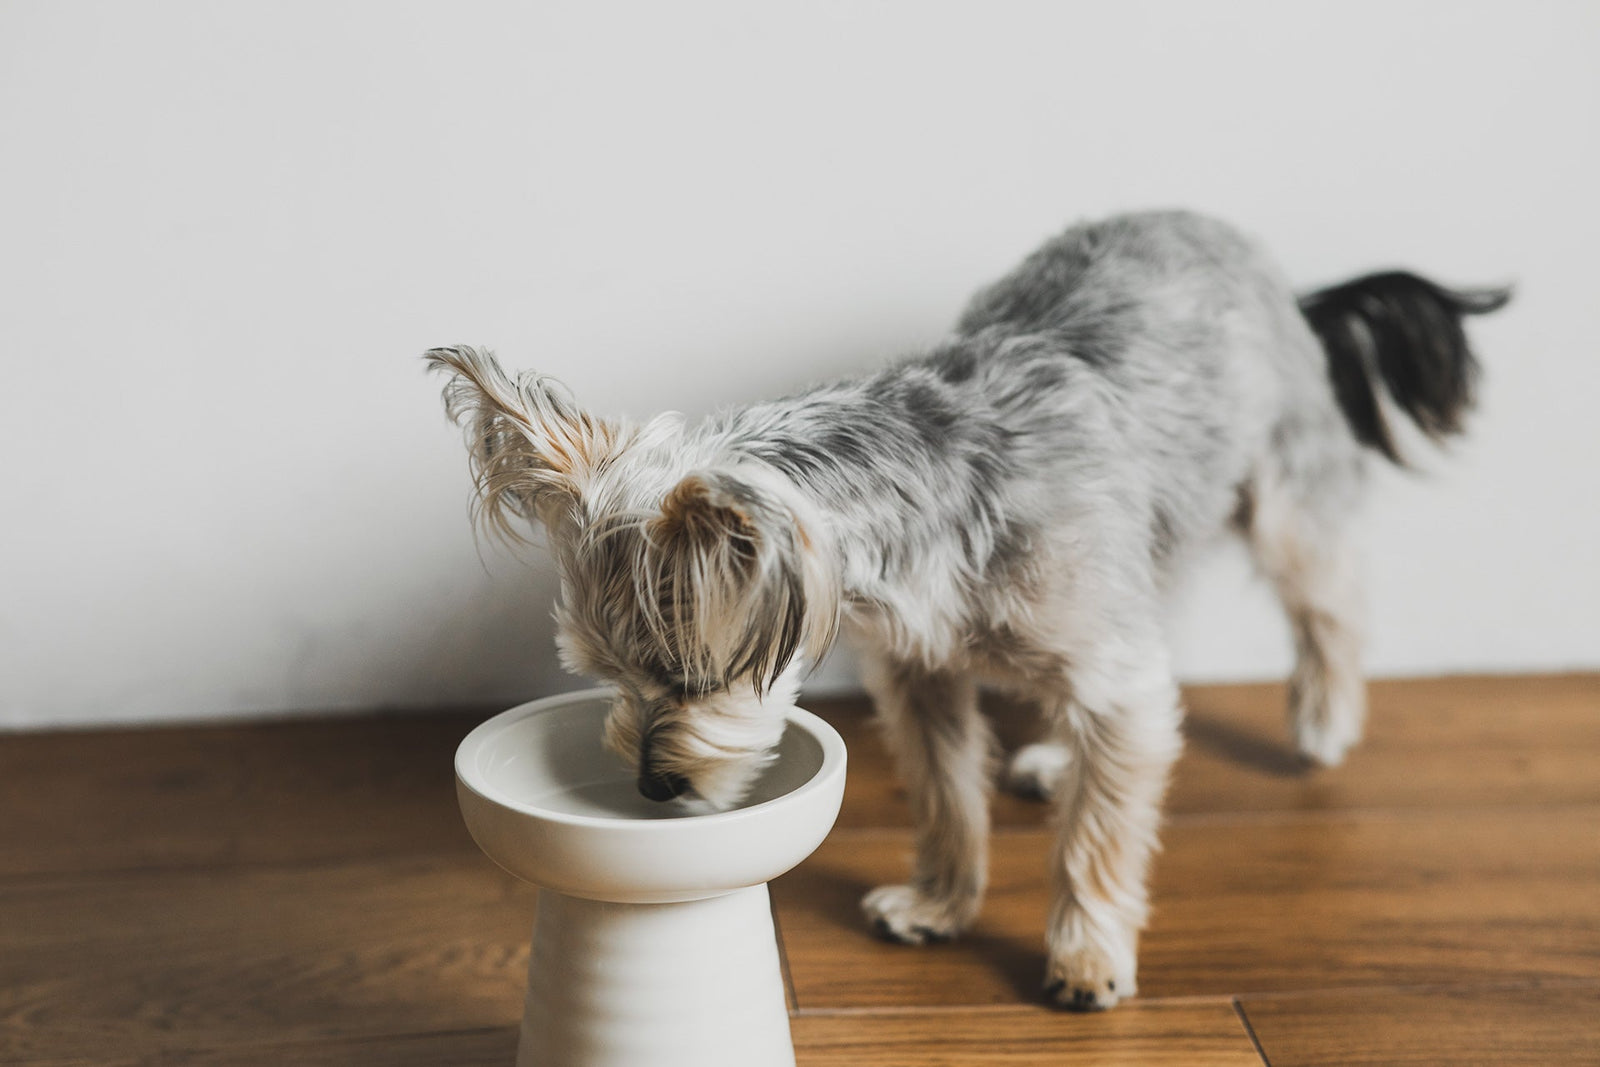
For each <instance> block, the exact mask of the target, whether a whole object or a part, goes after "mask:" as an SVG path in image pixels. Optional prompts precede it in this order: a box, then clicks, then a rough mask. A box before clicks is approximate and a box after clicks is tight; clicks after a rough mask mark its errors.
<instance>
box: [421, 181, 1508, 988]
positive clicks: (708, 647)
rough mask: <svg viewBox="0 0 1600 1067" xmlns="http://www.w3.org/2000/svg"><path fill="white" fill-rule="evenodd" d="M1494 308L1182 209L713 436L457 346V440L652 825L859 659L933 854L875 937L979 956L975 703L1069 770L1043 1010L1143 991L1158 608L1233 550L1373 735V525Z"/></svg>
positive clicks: (1305, 681)
mask: <svg viewBox="0 0 1600 1067" xmlns="http://www.w3.org/2000/svg"><path fill="white" fill-rule="evenodd" d="M1508 298H1509V292H1508V291H1507V290H1502V289H1487V288H1486V289H1475V290H1450V289H1446V288H1444V287H1442V286H1440V285H1437V284H1435V283H1433V282H1430V281H1428V280H1426V279H1424V278H1421V277H1419V276H1417V275H1415V274H1412V273H1407V272H1400V271H1396V272H1389V273H1383V274H1375V275H1369V276H1366V277H1363V278H1359V279H1357V280H1354V281H1351V282H1348V283H1346V284H1342V285H1338V286H1335V287H1332V288H1328V289H1325V290H1322V291H1319V292H1314V293H1311V294H1309V295H1306V296H1303V297H1297V296H1296V294H1295V293H1294V292H1293V291H1292V290H1291V288H1290V287H1289V285H1288V284H1287V282H1286V281H1285V280H1284V278H1283V276H1282V275H1281V274H1280V271H1279V270H1278V268H1277V267H1276V266H1275V265H1274V264H1273V262H1272V261H1271V259H1270V258H1269V257H1268V256H1267V255H1266V253H1265V252H1264V251H1263V250H1262V249H1261V248H1260V247H1259V246H1258V245H1257V244H1256V243H1254V242H1253V241H1252V240H1250V239H1249V238H1247V237H1245V236H1244V235H1242V234H1241V233H1240V232H1239V231H1237V230H1236V229H1234V228H1233V227H1231V226H1229V225H1227V224H1224V223H1222V222H1220V221H1217V220H1214V219H1210V218H1207V217H1204V216H1201V215H1197V214H1193V213H1187V212H1152V213H1140V214H1130V215H1123V216H1118V217H1113V218H1109V219H1106V220H1103V221H1098V222H1093V223H1086V224H1080V225H1077V226H1074V227H1072V228H1070V229H1068V230H1067V231H1066V232H1064V233H1062V234H1060V235H1059V236H1057V237H1055V238H1054V239H1052V240H1050V241H1048V242H1047V243H1045V244H1044V245H1043V246H1042V247H1041V248H1039V249H1038V250H1037V251H1035V252H1034V253H1033V254H1032V255H1030V256H1029V257H1028V258H1027V259H1026V260H1024V261H1023V262H1022V264H1021V265H1020V266H1018V267H1017V268H1016V269H1015V270H1013V271H1012V272H1011V273H1010V274H1008V275H1006V276H1005V277H1003V278H1001V279H1000V280H999V281H998V282H995V283H994V284H992V285H990V286H988V287H987V288H985V289H982V290H981V291H979V292H978V293H977V295H976V296H975V297H974V298H973V299H972V300H971V302H970V303H969V304H968V306H967V308H966V310H965V312H964V313H963V314H962V315H961V317H960V319H959V321H958V322H957V324H956V326H955V329H954V331H953V332H952V333H951V334H950V335H949V336H948V337H947V338H946V339H945V340H943V341H941V342H940V343H938V344H936V345H934V346H933V347H932V349H931V350H930V351H926V352H923V353H921V354H918V355H916V356H914V357H912V358H906V359H903V360H901V361H899V362H896V363H894V364H892V365H890V366H888V367H887V368H886V369H883V370H881V371H879V372H877V373H875V374H871V375H869V376H866V377H864V378H861V379H859V380H852V381H843V382H837V383H834V384H827V385H822V386H820V387H817V388H812V389H809V390H807V391H804V392H801V393H798V394H796V395H793V396H790V397H788V398H786V399H782V400H776V401H771V402H763V403H756V404H752V405H750V406H746V407H742V408H739V409H737V410H731V411H727V412H724V413H722V414H719V415H716V416H713V417H711V418H710V419H708V420H705V421H703V422H700V423H698V424H695V425H690V424H688V423H687V422H685V420H683V419H682V418H681V417H679V416H677V415H671V414H668V415H662V416H660V417H657V418H654V419H652V420H649V421H648V422H645V423H643V424H633V423H630V422H627V421H623V420H617V419H607V418H601V417H599V416H597V415H594V414H591V413H589V412H588V411H586V410H584V409H583V408H581V407H579V406H578V404H577V403H576V402H575V401H574V400H573V399H572V397H571V395H570V394H569V393H568V392H567V390H565V389H564V388H563V387H562V386H560V385H559V384H558V383H557V382H555V381H553V380H551V379H550V378H546V377H541V376H538V375H535V374H528V373H523V374H519V375H517V376H516V377H511V376H509V375H507V374H506V373H505V372H504V371H503V370H502V369H501V367H500V366H499V365H498V364H497V362H496V361H495V359H494V357H493V356H492V355H491V354H489V353H487V352H485V351H480V350H476V349H473V348H470V347H457V348H440V349H434V350H433V351H431V352H429V353H428V354H427V355H426V357H425V358H426V359H427V361H428V362H429V364H430V365H431V366H432V367H434V368H437V369H439V370H442V371H444V372H447V374H448V376H449V380H448V383H447V384H446V386H445V401H446V409H447V411H448V413H449V415H450V416H451V417H452V418H453V419H455V420H456V421H458V422H460V423H462V424H463V425H464V426H465V427H466V431H467V439H468V446H469V450H470V455H471V465H472V470H473V472H474V475H475V479H476V486H477V498H476V499H477V505H476V509H477V519H478V521H479V523H480V525H481V526H482V527H483V528H485V529H487V530H488V531H490V532H492V533H495V534H498V535H502V536H505V537H507V538H509V539H512V540H517V539H522V538H524V537H525V535H524V533H523V530H524V528H525V525H526V524H527V523H530V522H531V523H532V524H535V525H537V526H541V527H543V529H544V530H545V531H546V532H547V536H548V544H549V547H550V550H551V551H552V553H553V555H554V557H555V562H556V565H557V569H558V571H559V575H560V582H561V594H560V602H559V605H558V607H557V609H556V619H557V628H558V633H559V636H558V639H557V643H558V646H559V648H560V652H561V656H562V661H563V663H564V664H565V665H566V666H567V667H568V669H570V670H572V671H574V672H577V673H582V674H588V675H593V676H595V677H598V678H601V679H604V680H605V681H607V682H609V683H610V684H611V685H612V686H614V687H615V691H616V694H617V696H616V701H615V706H614V707H613V709H612V710H611V711H610V713H609V715H608V717H607V721H606V730H605V736H606V743H607V744H608V745H609V746H610V747H611V748H612V749H614V750H615V751H616V752H617V753H618V754H620V755H621V756H622V757H623V758H624V759H625V760H627V761H628V762H629V763H630V764H631V765H633V766H634V767H636V768H637V772H638V787H639V790H640V792H641V793H643V794H644V795H645V796H646V797H650V798H653V799H657V800H666V799H669V798H672V797H678V796H691V797H698V798H700V801H701V802H702V803H704V804H705V805H707V806H709V807H711V808H717V809H721V808H726V807H728V806H731V805H733V804H735V803H737V802H738V800H739V798H740V797H741V796H742V795H743V793H744V792H745V790H746V789H747V788H748V787H749V785H750V783H751V781H752V779H753V778H754V777H755V776H756V775H757V774H758V773H759V771H760V770H761V768H762V767H763V765H764V764H765V763H766V761H767V760H768V759H769V758H770V755H771V753H772V751H773V747H774V746H775V744H776V743H777V741H778V738H779V736H780V734H781V732H782V730H783V716H782V709H783V708H784V707H785V706H786V705H788V704H790V703H791V702H792V701H793V700H794V698H795V696H796V692H797V688H798V684H799V680H800V678H801V676H802V672H803V670H804V669H805V667H806V665H808V664H814V663H815V662H816V661H817V660H818V658H819V657H821V656H822V655H823V653H824V652H826V650H827V649H828V648H829V647H830V645H831V644H832V643H833V641H834V640H835V638H836V636H837V635H839V634H840V633H841V632H842V633H845V634H847V635H848V636H849V637H851V638H852V639H853V643H854V644H855V645H856V647H857V648H858V649H859V651H860V654H861V657H862V660H863V663H864V667H863V673H864V675H865V680H866V683H867V688H868V690H869V692H870V694H871V695H872V697H873V700H874V703H875V706H876V711H877V717H878V720H879V723H880V725H881V727H882V730H883V733H884V737H885V739H886V741H887V744H888V747H889V748H890V750H891V751H892V753H893V754H894V756H895V759H896V763H897V766H898V770H899V773H900V774H901V776H902V778H903V779H904V782H905V785H906V787H907V791H908V795H909V798H910V806H911V810H912V813H913V816H914V821H915V827H916V829H915V838H916V850H915V859H914V865H913V869H912V872H911V876H910V879H909V881H908V882H906V883H905V884H903V885H892V886H884V887H880V888H877V889H874V890H872V891H871V892H870V893H868V894H867V895H866V897H865V898H864V899H863V901H862V907H863V909H864V911H865V913H866V915H867V917H868V919H869V920H870V921H871V922H872V923H873V924H874V925H875V926H876V927H877V929H878V930H879V931H880V932H881V933H882V934H883V935H885V936H887V937H889V938H891V939H893V940H896V941H901V942H906V943H912V944H920V943H925V942H933V941H941V940H944V939H947V938H951V937H954V936H956V935H957V934H959V933H960V932H961V931H962V930H963V929H964V928H966V927H967V926H968V925H969V924H971V923H972V921H973V919H974V917H975V916H976V915H977V913H978V910H979V907H980V905H981V903H982V900H983V895H984V889H985V881H986V869H987V839H988V796H989V792H990V786H991V779H992V777H993V775H992V773H991V747H992V744H993V742H992V739H991V735H990V732H989V730H988V728H987V726H986V722H985V720H984V718H983V717H982V716H981V715H980V713H979V708H978V687H979V684H980V683H983V684H988V685H995V686H1001V687H1004V688H1006V689H1009V690H1011V691H1013V692H1016V693H1018V694H1020V695H1021V696H1023V697H1025V698H1028V699H1030V700H1032V701H1033V702H1035V703H1037V705H1038V706H1039V708H1040V710H1041V712H1042V716H1043V721H1044V722H1045V723H1046V724H1047V729H1048V731H1049V738H1050V739H1049V740H1048V741H1046V742H1042V743H1040V744H1037V745H1033V746H1028V747H1025V748H1023V749H1021V750H1019V751H1018V752H1017V753H1016V755H1015V757H1014V758H1013V760H1012V761H1011V764H1010V767H1009V769H1008V771H1007V778H1008V780H1009V782H1010V783H1011V785H1012V786H1013V787H1014V788H1018V789H1022V790H1025V791H1031V792H1034V793H1037V794H1040V795H1042V796H1045V797H1049V798H1052V799H1053V802H1054V804H1055V805H1056V807H1057V816H1058V817H1057V837H1056V841H1055V846H1054V849H1053V852H1052V855H1051V857H1050V869H1051V872H1052V876H1053V883H1054V892H1053V903H1052V906H1051V910H1050V916H1049V921H1048V929H1047V931H1046V942H1047V945H1048V964H1047V972H1046V975H1045V989H1046V994H1047V996H1048V998H1049V999H1051V1000H1052V1001H1053V1002H1054V1003H1056V1004H1057V1005H1059V1006H1062V1007H1066V1008H1069V1009H1077V1010H1098V1009H1105V1008H1110V1007H1112V1006H1114V1005H1115V1004H1116V1003H1117V1002H1118V1001H1119V1000H1120V999H1122V998H1125V997H1128V996H1131V995H1134V994H1135V993H1136V978H1137V975H1136V960H1137V950H1138V941H1139V934H1140V931H1141V930H1142V928H1143V927H1144V925H1145V922H1146V917H1147V914H1148V898H1147V891H1146V874H1147V869H1148V867H1149V864H1150V859H1151V855H1152V853H1153V851H1154V850H1155V849H1156V847H1157V830H1158V825H1159V821H1160V813H1161V805H1162V801H1163V796H1164V794H1165V791H1166V788H1167V780H1168V774H1169V771H1170V769H1171V767H1172V765H1173V762H1174V760H1176V758H1177V756H1178V753H1179V749H1180V747H1181V735H1180V718H1181V710H1180V705H1179V694H1178V689H1177V686H1176V684H1175V683H1174V680H1173V677H1172V670H1171V665H1170V657H1169V653H1168V649H1167V646H1166V643H1165V641H1164V639H1163V633H1162V626H1161V619H1162V598H1163V591H1164V590H1166V589H1167V588H1168V587H1169V585H1170V584H1171V582H1172V579H1173V576H1174V574H1175V573H1176V572H1177V571H1178V570H1179V568H1180V566H1181V565H1182V564H1183V563H1184V561H1185V560H1186V558H1187V557H1189V556H1190V555H1191V554H1192V550H1193V549H1194V548H1195V547H1196V546H1198V545H1201V544H1203V543H1204V542H1206V541H1208V540H1211V539H1212V538H1213V537H1214V535H1215V534H1216V533H1217V532H1218V531H1222V530H1227V529H1231V530H1234V531H1236V532H1238V533H1239V534H1242V536H1243V537H1244V539H1245V541H1246V542H1247V543H1248V545H1249V547H1250V549H1251V550H1252V553H1253V556H1254V559H1255V561H1256V563H1257V565H1258V566H1259V569H1260V570H1261V571H1262V572H1263V573H1264V574H1265V575H1266V577H1267V578H1268V579H1269V580H1270V581H1271V583H1272V585H1273V586H1274V587H1275V589H1276V592H1277V594H1278V595H1279V597H1280V599H1281V600H1282V603H1283V607H1284V609H1285V611H1286V612H1287V615H1288V619H1289V623H1290V626H1291V628H1292V630H1293V634H1294V645H1295V650H1296V661H1295V666H1294V669H1293V677H1292V680H1291V684H1290V687H1289V724H1290V731H1291V734H1292V737H1293V743H1294V746H1295V748H1296V749H1297V750H1298V752H1299V753H1300V754H1301V755H1302V756H1303V757H1304V758H1305V759H1306V760H1308V761H1310V762H1311V763H1314V764H1321V765H1333V764H1337V763H1339V762H1340V760H1341V759H1342V758H1343V757H1344V755H1345V753H1346V751H1347V750H1348V749H1349V748H1350V746H1352V745H1353V744H1355V743H1356V741H1357V740H1359V738H1360V736H1361V733H1362V728H1363V722H1364V718H1365V695H1364V682H1363V679H1362V674H1361V668H1360V662H1359V659H1360V646H1361V622H1360V616H1361V612H1360V606H1359V605H1360V595H1359V582H1358V578H1357V574H1356V568H1355V564H1354V562H1353V559H1352V551H1351V542H1350V537H1349V518H1350V515H1351V513H1352V511H1353V510H1354V506H1355V504H1356V502H1357V499H1358V497H1359V496H1360V494H1361V488H1362V482H1363V469H1364V467H1365V466H1366V464H1367V461H1368V457H1369V456H1370V455H1374V454H1376V455H1381V456H1383V457H1386V458H1387V459H1389V460H1392V461H1395V462H1397V463H1401V462H1403V456H1402V451H1401V448H1400V445H1399V442H1398V440H1397V437H1396V433H1395V430H1396V422H1395V420H1396V416H1397V415H1403V416H1405V417H1409V419H1410V420H1411V421H1412V422H1414V423H1415V425H1416V427H1417V428H1418V429H1420V430H1421V431H1422V433H1423V434H1425V435H1427V436H1428V437H1431V438H1434V439H1440V438H1444V437H1446V436H1448V435H1451V434H1455V433H1458V432H1459V431H1460V430H1461V429H1462V423H1463V419H1464V417H1465V415H1466V413H1467V412H1468V410H1469V409H1470V408H1471V406H1472V403H1473V399H1474V393H1475V388H1476V381H1477V377H1478V364H1477V361H1476V359H1475V357H1474V355H1473V353H1472V351H1471V349H1470V347H1469V346H1468V343H1467V339H1466V337H1465V334H1464V332H1463V327H1462V322H1463V319H1464V317H1465V316H1468V315H1476V314H1482V313H1486V312H1490V311H1493V310H1495V309H1497V308H1499V307H1500V306H1502V305H1503V304H1504V303H1505V302H1506V301H1507V299H1508Z"/></svg>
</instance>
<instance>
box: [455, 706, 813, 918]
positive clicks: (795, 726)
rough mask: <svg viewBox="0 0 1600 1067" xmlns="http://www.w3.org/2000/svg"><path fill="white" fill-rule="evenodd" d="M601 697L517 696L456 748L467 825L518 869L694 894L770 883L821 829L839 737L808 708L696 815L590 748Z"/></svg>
mask: <svg viewBox="0 0 1600 1067" xmlns="http://www.w3.org/2000/svg"><path fill="white" fill-rule="evenodd" d="M612 700H613V696H612V694H611V693H610V692H609V691H608V690H603V689H596V690H589V691H586V692H581V693H572V694H569V695H566V696H561V697H550V698H547V699H545V700H537V701H534V702H532V703H530V704H523V705H521V706H520V707H516V708H512V709H511V710H510V711H507V712H503V713H502V714H500V715H496V716H495V717H494V718H492V719H490V720H488V721H487V722H485V723H483V724H482V725H481V726H479V727H478V728H477V729H475V730H473V731H472V732H471V733H470V734H468V735H467V737H466V739H465V740H463V741H462V742H461V746H460V747H459V748H458V749H457V750H456V785H457V789H456V791H457V794H458V796H459V799H460V802H461V812H462V815H463V816H464V818H465V820H466V823H467V828H468V830H469V831H470V832H471V833H472V837H473V839H474V840H476V841H477V843H478V845H479V846H480V847H481V848H482V849H483V851H484V852H485V853H486V854H487V855H488V856H489V858H490V859H492V860H494V861H495V862H496V863H498V864H499V865H500V866H501V867H503V868H505V869H506V870H507V871H509V872H511V873H512V874H514V875H516V876H517V877H518V878H521V879H524V880H525V881H528V882H532V883H533V884H534V885H537V886H542V887H544V888H546V889H553V890H555V891H557V892H559V893H564V894H567V895H569V896H574V897H581V898H586V899H589V900H603V901H614V902H619V903H632V904H656V903H670V902H674V901H686V900H696V899H701V898H705V897H709V896H715V895H717V894H720V893H726V892H728V891H730V890H733V889H737V888H740V887H744V886H753V885H759V884H761V883H763V882H766V881H769V880H771V879H773V878H776V877H777V876H778V875H780V874H782V873H784V872H785V871H787V870H789V869H790V868H791V867H793V866H794V865H795V864H797V863H799V862H800V861H801V860H803V859H805V858H806V857H807V856H808V855H810V854H811V852H812V851H813V850H814V849H815V848H816V847H817V846H818V845H819V844H821V843H822V839H823V838H824V837H825V836H826V835H827V833H828V831H829V830H830V829H831V828H832V826H833V821H834V819H835V817H836V816H837V815H838V813H839V803H840V801H841V800H842V799H843V796H844V779H845V749H844V742H843V741H842V740H840V738H839V735H838V733H836V732H835V731H834V729H833V728H832V727H831V726H829V725H828V724H827V723H825V722H823V721H822V720H821V719H819V718H817V717H816V716H815V715H813V714H811V713H810V712H808V711H803V710H801V709H799V708H792V709H790V710H789V712H788V714H787V719H788V726H787V729H786V730H785V732H784V735H783V740H782V741H781V743H780V744H779V746H778V754H777V758H776V759H775V760H774V761H773V762H772V764H771V765H770V766H769V767H768V768H767V769H766V771H764V772H763V774H762V776H761V777H760V778H759V779H758V780H757V782H756V784H755V786H754V787H753V788H752V790H751V793H750V795H749V796H748V797H747V798H746V800H745V802H744V804H743V805H742V806H740V807H738V808H735V809H733V810H730V811H724V812H717V813H715V814H705V815H702V814H695V813H694V808H693V806H692V804H690V803H688V802H684V801H667V802H664V803H663V802H657V801H652V800H647V799H645V798H644V797H642V796H640V795H639V793H638V790H637V787H636V785H635V778H634V774H633V772H632V771H630V770H629V769H628V767H627V766H626V765H625V764H624V763H623V762H622V760H621V759H619V758H618V757H617V756H616V755H614V754H613V753H611V752H610V751H608V750H607V749H606V748H605V747H604V746H603V745H602V744H601V730H602V725H603V723H604V720H605V716H606V713H607V711H608V710H609V709H610V707H611V702H612Z"/></svg>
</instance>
